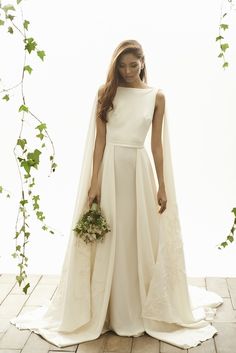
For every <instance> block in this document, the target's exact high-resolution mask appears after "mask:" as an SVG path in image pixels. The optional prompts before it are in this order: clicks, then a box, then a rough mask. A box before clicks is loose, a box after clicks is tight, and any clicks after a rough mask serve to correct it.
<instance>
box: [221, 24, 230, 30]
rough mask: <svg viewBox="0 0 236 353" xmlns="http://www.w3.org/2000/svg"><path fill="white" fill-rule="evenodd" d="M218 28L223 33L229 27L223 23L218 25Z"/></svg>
mask: <svg viewBox="0 0 236 353" xmlns="http://www.w3.org/2000/svg"><path fill="white" fill-rule="evenodd" d="M220 28H222V29H223V30H224V31H225V30H226V29H228V28H229V25H227V24H225V23H221V24H220Z"/></svg>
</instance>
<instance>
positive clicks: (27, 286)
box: [23, 283, 30, 294]
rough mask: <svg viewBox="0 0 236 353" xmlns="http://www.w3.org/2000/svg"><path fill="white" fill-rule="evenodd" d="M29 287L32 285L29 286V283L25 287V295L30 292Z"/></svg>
mask: <svg viewBox="0 0 236 353" xmlns="http://www.w3.org/2000/svg"><path fill="white" fill-rule="evenodd" d="M29 287H30V284H29V283H27V284H26V286H24V288H23V292H24V293H25V294H27V291H28V289H29Z"/></svg>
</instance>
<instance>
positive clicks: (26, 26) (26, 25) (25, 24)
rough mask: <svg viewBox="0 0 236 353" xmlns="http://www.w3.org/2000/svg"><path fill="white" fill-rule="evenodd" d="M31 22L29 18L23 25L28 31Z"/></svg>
mask: <svg viewBox="0 0 236 353" xmlns="http://www.w3.org/2000/svg"><path fill="white" fill-rule="evenodd" d="M29 24H30V22H29V21H27V20H24V23H23V26H24V28H25V29H26V30H27V31H28V26H29Z"/></svg>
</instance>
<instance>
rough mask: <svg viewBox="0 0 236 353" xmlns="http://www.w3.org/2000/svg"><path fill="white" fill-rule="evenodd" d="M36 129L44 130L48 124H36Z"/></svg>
mask: <svg viewBox="0 0 236 353" xmlns="http://www.w3.org/2000/svg"><path fill="white" fill-rule="evenodd" d="M35 129H39V131H40V132H42V131H43V130H46V129H47V125H46V124H45V123H42V124H40V125H38V126H36V128H35Z"/></svg>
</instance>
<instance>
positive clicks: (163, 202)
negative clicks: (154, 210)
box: [157, 187, 167, 213]
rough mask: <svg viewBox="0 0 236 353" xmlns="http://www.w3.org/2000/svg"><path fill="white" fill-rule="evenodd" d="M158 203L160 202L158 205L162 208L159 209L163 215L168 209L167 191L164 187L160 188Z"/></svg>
mask: <svg viewBox="0 0 236 353" xmlns="http://www.w3.org/2000/svg"><path fill="white" fill-rule="evenodd" d="M157 202H158V205H159V206H161V208H160V209H159V213H163V212H164V211H165V209H166V203H167V198H166V191H165V188H164V187H159V189H158V192H157Z"/></svg>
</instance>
